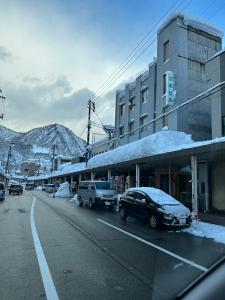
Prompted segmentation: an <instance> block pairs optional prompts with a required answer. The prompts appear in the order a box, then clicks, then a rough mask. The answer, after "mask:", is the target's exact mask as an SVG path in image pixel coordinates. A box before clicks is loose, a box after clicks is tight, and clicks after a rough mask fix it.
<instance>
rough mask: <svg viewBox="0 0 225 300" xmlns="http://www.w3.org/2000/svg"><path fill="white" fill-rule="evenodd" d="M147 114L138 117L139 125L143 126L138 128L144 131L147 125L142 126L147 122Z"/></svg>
mask: <svg viewBox="0 0 225 300" xmlns="http://www.w3.org/2000/svg"><path fill="white" fill-rule="evenodd" d="M147 120H148V116H147V115H145V116H143V117H140V126H143V127H141V128H140V131H141V132H142V131H145V130H146V129H147V126H144V125H146V124H147Z"/></svg>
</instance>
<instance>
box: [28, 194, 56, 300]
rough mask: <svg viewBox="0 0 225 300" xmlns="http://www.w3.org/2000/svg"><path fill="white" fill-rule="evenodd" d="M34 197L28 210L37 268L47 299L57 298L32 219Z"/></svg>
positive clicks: (53, 299) (54, 299)
mask: <svg viewBox="0 0 225 300" xmlns="http://www.w3.org/2000/svg"><path fill="white" fill-rule="evenodd" d="M35 200H36V199H35V197H34V198H33V203H32V206H31V211H30V223H31V231H32V236H33V240H34V246H35V251H36V255H37V259H38V263H39V268H40V271H41V276H42V281H43V284H44V288H45V294H46V297H47V299H48V300H58V299H59V297H58V295H57V292H56V289H55V285H54V282H53V280H52V276H51V273H50V270H49V268H48V264H47V261H46V258H45V255H44V252H43V249H42V246H41V242H40V240H39V237H38V233H37V228H36V225H35V219H34V205H35Z"/></svg>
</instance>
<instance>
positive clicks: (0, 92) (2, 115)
mask: <svg viewBox="0 0 225 300" xmlns="http://www.w3.org/2000/svg"><path fill="white" fill-rule="evenodd" d="M0 99H1V100H2V105H3V109H4V103H3V101H4V100H5V99H6V97H5V96H2V90H1V89H0ZM3 117H4V114H3V113H2V114H1V115H0V119H2V120H3Z"/></svg>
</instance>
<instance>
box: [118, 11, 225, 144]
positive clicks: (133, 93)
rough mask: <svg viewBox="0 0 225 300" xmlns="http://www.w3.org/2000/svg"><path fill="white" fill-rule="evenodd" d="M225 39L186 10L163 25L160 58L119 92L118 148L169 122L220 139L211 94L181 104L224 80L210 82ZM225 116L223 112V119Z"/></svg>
mask: <svg viewBox="0 0 225 300" xmlns="http://www.w3.org/2000/svg"><path fill="white" fill-rule="evenodd" d="M222 37H223V32H222V31H221V30H220V29H219V28H217V27H216V26H214V25H212V24H209V23H207V22H204V21H202V20H199V19H196V18H193V17H189V16H187V15H184V14H181V13H176V14H173V15H171V16H170V17H168V18H167V19H166V20H165V21H164V22H163V23H162V24H161V26H160V27H159V28H158V31H157V58H156V59H154V60H153V61H152V62H151V63H150V64H149V66H148V70H146V71H145V72H143V73H142V74H140V75H139V76H138V77H137V78H136V80H135V81H134V82H131V83H128V84H126V86H125V88H124V89H123V90H120V91H117V93H116V110H115V111H116V112H115V127H116V145H117V146H119V145H123V144H127V143H130V142H132V141H136V140H138V139H140V138H143V137H145V136H147V135H150V134H152V133H155V132H158V131H160V130H161V129H162V128H163V127H165V126H167V127H168V128H169V129H170V130H176V131H183V132H186V133H188V134H189V133H190V134H191V135H192V137H193V139H194V140H196V141H198V140H206V139H211V138H213V137H215V133H214V131H215V130H214V129H213V127H215V124H214V123H213V122H214V121H215V120H214V118H213V117H212V115H213V107H214V106H215V105H214V103H212V101H213V100H212V97H211V98H210V97H208V96H207V97H206V98H205V99H198V100H197V101H195V102H194V101H193V102H192V105H191V106H188V105H187V106H186V107H185V108H184V107H182V109H181V108H180V107H181V106H182V104H183V103H185V102H187V101H188V100H190V99H193V98H194V97H196V96H198V95H199V94H201V93H203V92H204V91H206V90H207V89H209V88H211V87H212V86H213V84H212V83H214V85H216V84H218V83H220V82H222V77H223V76H222V74H221V76H219V77H220V78H219V77H218V78H217V79H215V78H214V79H212V80H211V81H210V80H209V78H210V76H211V74H213V70H214V69H213V68H214V67H213V64H211V65H210V61H211V58H216V57H220V58H219V59H218V60H220V62H217V67H219V64H220V66H222V60H223V58H222V55H223V51H221V49H222ZM213 60H214V61H215V59H213ZM219 68H220V67H219ZM221 70H222V69H221ZM212 76H213V75H212ZM214 77H215V76H214ZM222 102H223V101H222V100H221V103H222ZM221 105H222V104H221ZM221 105H220V106H221ZM176 108H177V109H176ZM222 116H223V113H222V112H221V113H220V120H221V117H222ZM221 135H222V131H221V132H220V133H218V130H217V136H221Z"/></svg>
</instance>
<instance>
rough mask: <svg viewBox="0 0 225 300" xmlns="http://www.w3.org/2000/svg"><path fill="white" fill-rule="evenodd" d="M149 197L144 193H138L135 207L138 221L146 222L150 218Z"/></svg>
mask: <svg viewBox="0 0 225 300" xmlns="http://www.w3.org/2000/svg"><path fill="white" fill-rule="evenodd" d="M146 204H147V197H146V195H145V194H144V193H141V192H136V193H135V199H134V205H135V217H136V218H138V219H142V220H146V219H147V218H148V208H147V205H146Z"/></svg>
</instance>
